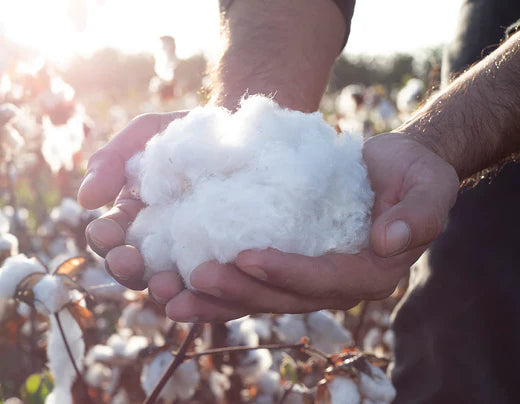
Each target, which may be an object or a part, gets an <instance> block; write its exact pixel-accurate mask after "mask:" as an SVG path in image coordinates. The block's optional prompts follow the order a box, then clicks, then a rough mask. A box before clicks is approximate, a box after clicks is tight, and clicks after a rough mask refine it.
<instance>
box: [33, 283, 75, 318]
mask: <svg viewBox="0 0 520 404" xmlns="http://www.w3.org/2000/svg"><path fill="white" fill-rule="evenodd" d="M32 290H33V293H34V305H35V307H36V309H37V310H38V311H39V312H40V313H42V314H45V315H49V314H52V313H57V312H59V311H60V310H61V309H63V307H65V305H66V304H67V303H70V302H71V293H70V292H71V290H70V288H69V287H68V286H67V285H65V283H64V282H63V278H62V277H60V276H55V275H44V276H43V277H42V278H41V279H40V280H39V281H38V283H37V284H36V285H34V287H33V289H32Z"/></svg>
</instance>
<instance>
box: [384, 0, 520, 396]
mask: <svg viewBox="0 0 520 404" xmlns="http://www.w3.org/2000/svg"><path fill="white" fill-rule="evenodd" d="M519 16H520V1H518V0H514V1H500V0H477V1H469V0H466V1H464V3H463V5H462V9H461V18H460V22H459V29H458V31H457V35H456V38H455V40H454V41H453V43H452V44H451V46H450V48H449V52H448V53H447V57H446V58H445V64H444V66H443V68H447V69H448V70H449V71H448V73H459V72H462V71H464V70H465V69H466V68H468V67H469V66H470V65H471V64H473V63H475V62H477V61H478V60H479V59H480V58H481V57H482V56H484V55H485V54H487V53H489V52H491V51H492V50H494V49H495V48H496V47H497V45H498V44H499V43H500V41H501V40H502V39H503V37H504V30H505V28H506V27H507V26H509V25H510V24H511V23H513V22H514V21H515V20H516V19H517V18H518V17H519ZM519 206H520V165H519V164H516V163H511V164H508V165H507V166H506V167H504V168H503V169H502V170H501V171H500V172H499V174H498V175H497V176H496V177H495V178H494V179H492V180H491V181H489V180H483V181H481V182H480V183H479V184H478V185H477V186H476V187H475V188H472V189H466V190H463V191H462V192H461V193H460V195H459V199H458V201H457V203H456V205H455V207H454V208H453V209H452V211H451V212H450V215H449V219H448V223H447V226H446V229H445V231H444V232H443V234H442V235H441V236H440V237H439V238H438V239H437V240H436V241H435V242H434V243H433V244H432V246H431V247H430V249H429V252H428V254H427V255H425V256H423V257H422V258H421V260H420V261H419V262H418V263H417V264H416V265H415V266H414V268H413V269H412V272H411V280H410V289H409V291H408V293H407V295H406V296H405V298H404V299H403V301H402V303H401V304H400V307H398V309H397V310H396V314H395V320H394V323H393V329H394V332H395V337H396V338H395V341H396V346H395V367H394V369H393V371H392V380H393V382H394V384H395V386H396V389H397V397H396V400H395V401H394V403H398V404H408V403H414V404H419V403H420V404H433V403H435V404H451V403H456V404H464V403H468V404H469V403H471V404H480V403H482V404H489V403H500V404H509V403H511V404H513V403H520V384H519V383H518V374H519V371H520V362H519V360H520V248H519V245H520V233H519V231H520V210H519V209H518V207H519Z"/></svg>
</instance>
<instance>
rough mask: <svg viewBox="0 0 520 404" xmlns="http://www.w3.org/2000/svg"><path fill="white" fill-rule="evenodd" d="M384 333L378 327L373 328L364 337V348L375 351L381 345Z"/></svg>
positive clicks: (367, 350) (366, 350)
mask: <svg viewBox="0 0 520 404" xmlns="http://www.w3.org/2000/svg"><path fill="white" fill-rule="evenodd" d="M382 338H383V334H382V332H381V330H380V329H379V328H377V327H374V328H371V329H370V330H368V332H367V333H366V334H365V338H363V350H364V351H365V352H374V351H375V349H376V348H377V347H378V346H379V345H381V342H382Z"/></svg>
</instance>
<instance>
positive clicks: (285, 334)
mask: <svg viewBox="0 0 520 404" xmlns="http://www.w3.org/2000/svg"><path fill="white" fill-rule="evenodd" d="M275 332H276V334H277V335H278V338H280V340H281V341H283V342H286V343H288V344H296V343H297V342H299V341H300V339H301V338H302V337H308V336H309V332H308V330H307V324H306V323H305V316H304V315H303V314H284V315H283V316H280V317H279V318H277V319H276V326H275Z"/></svg>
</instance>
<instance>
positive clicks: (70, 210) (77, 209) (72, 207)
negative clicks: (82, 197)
mask: <svg viewBox="0 0 520 404" xmlns="http://www.w3.org/2000/svg"><path fill="white" fill-rule="evenodd" d="M84 211H85V210H84V209H83V208H82V207H81V206H80V205H79V204H78V203H77V202H76V201H75V200H74V199H72V198H63V200H62V201H61V204H60V206H58V207H55V208H54V209H52V211H51V219H53V220H54V221H56V222H58V223H63V224H66V225H68V226H70V227H72V228H75V227H78V226H79V224H80V223H81V217H82V215H83V212H84Z"/></svg>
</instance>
